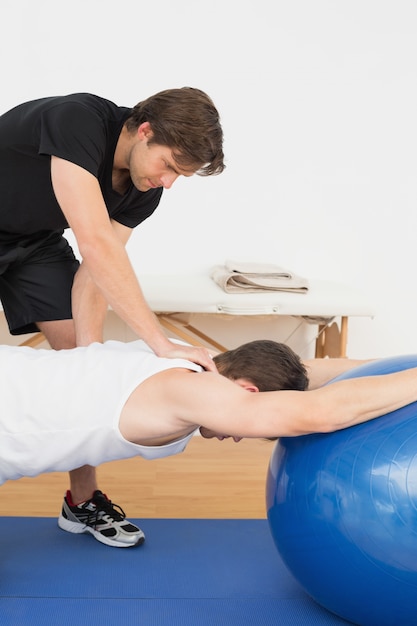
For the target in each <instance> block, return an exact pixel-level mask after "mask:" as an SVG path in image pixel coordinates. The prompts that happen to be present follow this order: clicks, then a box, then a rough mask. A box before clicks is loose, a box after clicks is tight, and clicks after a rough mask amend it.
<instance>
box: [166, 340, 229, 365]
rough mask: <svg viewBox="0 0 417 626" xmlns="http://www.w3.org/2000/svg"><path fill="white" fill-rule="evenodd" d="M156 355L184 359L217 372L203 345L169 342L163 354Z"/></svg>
mask: <svg viewBox="0 0 417 626" xmlns="http://www.w3.org/2000/svg"><path fill="white" fill-rule="evenodd" d="M158 356H161V357H165V358H168V359H186V360H187V361H192V363H197V364H198V365H201V366H202V367H203V368H204V369H205V370H207V371H208V372H217V368H216V365H215V364H214V361H213V358H212V356H211V355H210V353H209V351H208V350H207V349H206V348H203V347H201V348H200V347H195V346H184V345H182V344H177V343H171V342H170V346H169V347H168V348H167V349H166V350H164V353H163V354H161V353H160V354H159V355H158Z"/></svg>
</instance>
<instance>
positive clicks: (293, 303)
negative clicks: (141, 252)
mask: <svg viewBox="0 0 417 626" xmlns="http://www.w3.org/2000/svg"><path fill="white" fill-rule="evenodd" d="M138 278H139V281H140V284H141V286H142V290H143V293H144V296H145V298H146V300H147V302H148V304H149V306H150V308H151V309H152V310H153V311H154V312H155V313H156V314H157V316H158V318H159V321H160V323H161V324H162V326H164V327H165V328H166V329H167V330H169V331H170V332H173V333H175V334H176V335H177V336H178V337H179V338H182V339H184V340H185V341H188V342H189V343H191V344H192V345H201V340H203V341H204V342H205V343H208V344H209V345H211V346H213V347H214V348H215V349H217V350H219V351H221V352H222V351H224V350H226V349H228V347H229V346H225V345H223V344H220V343H218V342H217V341H216V340H215V339H214V338H213V337H212V336H208V335H207V334H205V333H203V332H201V330H199V329H198V328H197V327H196V326H195V325H194V324H193V323H190V321H189V320H190V318H191V317H192V318H193V319H194V318H197V317H198V316H199V315H209V316H211V317H213V318H220V316H226V317H231V316H234V317H236V318H237V317H242V316H250V317H253V316H256V318H257V319H259V320H260V321H261V320H262V317H266V316H274V317H279V316H290V317H298V318H302V319H304V320H305V321H306V322H309V323H312V324H316V326H317V335H316V341H315V356H316V357H317V358H319V357H324V356H332V357H345V356H346V346H347V333H348V318H349V317H352V316H363V317H373V316H374V314H375V311H374V308H373V306H372V304H371V302H370V300H369V298H368V297H367V296H366V295H365V294H364V293H362V292H361V291H360V290H358V289H356V288H354V287H352V286H349V285H343V284H340V283H336V282H331V281H325V280H309V286H310V287H309V290H308V291H307V292H306V293H290V292H286V291H270V292H261V291H259V292H257V293H233V294H231V293H226V292H225V291H224V290H223V289H222V288H221V287H219V286H218V285H217V284H216V283H215V282H214V281H213V280H212V279H211V278H210V276H209V275H205V274H178V275H176V274H175V275H174V274H171V275H170V274H165V275H161V274H155V275H152V274H143V275H138Z"/></svg>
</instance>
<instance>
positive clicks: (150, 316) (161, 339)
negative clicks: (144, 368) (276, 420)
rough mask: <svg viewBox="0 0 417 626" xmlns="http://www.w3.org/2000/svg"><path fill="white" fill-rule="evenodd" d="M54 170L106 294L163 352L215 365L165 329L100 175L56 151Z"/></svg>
mask: <svg viewBox="0 0 417 626" xmlns="http://www.w3.org/2000/svg"><path fill="white" fill-rule="evenodd" d="M51 176H52V184H53V188H54V192H55V195H56V198H57V201H58V203H59V205H60V207H61V210H62V211H63V213H64V215H65V217H66V219H67V221H68V224H69V226H70V227H71V229H72V230H73V232H74V235H75V237H76V240H77V244H78V248H79V251H80V254H81V256H82V259H83V263H84V264H85V269H86V270H87V271H88V274H89V276H90V277H91V280H92V281H93V282H94V284H95V285H96V287H97V289H98V290H99V291H100V292H101V294H102V298H104V300H105V301H106V302H107V303H108V304H110V306H111V307H112V308H113V310H114V311H115V312H116V313H117V314H118V315H119V316H120V317H121V319H123V320H124V321H125V322H126V323H127V324H128V325H129V326H130V327H131V328H132V330H133V331H134V332H135V333H136V334H137V336H138V337H140V338H141V339H143V340H144V341H145V342H146V343H147V344H148V345H149V346H150V347H151V348H152V349H153V350H154V351H155V353H156V354H157V355H158V356H165V357H183V358H186V359H188V360H190V361H193V362H195V363H199V364H200V365H202V366H203V367H204V368H206V369H207V370H211V371H215V369H216V368H215V365H214V363H213V361H212V359H211V358H210V356H209V354H208V351H207V350H206V349H205V348H193V347H191V346H178V345H177V344H174V343H172V342H171V341H170V340H169V339H168V337H167V336H166V335H165V333H164V331H163V329H162V327H161V326H160V324H159V322H158V320H157V318H156V316H155V315H154V313H153V312H152V311H151V310H150V308H149V306H148V305H147V303H146V301H145V298H144V296H143V293H142V290H141V287H140V284H139V282H138V280H137V278H136V275H135V272H134V270H133V267H132V265H131V263H130V260H129V257H128V255H127V252H126V250H125V247H124V244H123V241H121V239H120V237H118V235H117V234H116V232H115V230H114V228H113V227H112V224H111V221H110V219H109V215H108V213H107V209H106V206H105V203H104V199H103V196H102V193H101V190H100V186H99V183H98V181H97V179H96V178H95V177H94V176H93V175H92V174H90V173H89V172H87V171H86V170H84V169H83V168H81V167H79V166H78V165H75V164H74V163H71V162H69V161H65V160H63V159H60V158H57V157H52V159H51ZM100 310H101V311H102V305H101V309H100Z"/></svg>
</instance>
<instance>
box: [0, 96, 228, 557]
mask: <svg viewBox="0 0 417 626" xmlns="http://www.w3.org/2000/svg"><path fill="white" fill-rule="evenodd" d="M222 146H223V132H222V128H221V125H220V120H219V115H218V112H217V110H216V108H215V106H214V104H213V102H212V101H211V99H210V98H209V97H208V96H207V95H206V94H205V93H204V92H202V91H200V90H198V89H193V88H189V87H184V88H182V89H169V90H165V91H162V92H160V93H157V94H155V95H154V96H151V97H149V98H148V99H146V100H143V101H142V102H139V103H138V104H137V105H136V106H135V107H134V108H133V109H130V108H126V107H120V106H117V105H115V104H114V103H112V102H110V101H108V100H106V99H104V98H101V97H98V96H95V95H92V94H87V93H79V94H72V95H68V96H58V97H49V98H43V99H40V100H35V101H31V102H27V103H24V104H21V105H19V106H17V107H15V108H14V109H12V110H10V111H8V112H7V113H5V114H3V115H2V116H1V117H0V300H1V302H2V306H3V309H4V312H5V316H6V319H7V322H8V325H9V330H10V332H11V334H13V335H19V334H25V333H29V332H36V331H41V332H43V333H44V335H45V337H46V339H47V340H48V342H49V344H50V346H51V347H52V348H53V349H54V350H61V349H65V348H72V347H75V346H86V345H88V344H90V343H92V342H97V341H98V342H101V341H102V340H103V325H104V320H105V316H106V311H107V309H108V306H111V307H112V309H113V310H114V311H115V312H116V313H117V314H118V315H119V317H120V318H121V319H122V320H124V321H125V323H126V324H128V325H129V326H130V328H131V329H132V330H133V331H134V332H135V333H136V334H137V335H138V336H139V337H140V338H141V339H143V340H144V341H145V342H146V343H147V344H148V345H149V346H150V347H151V348H152V349H153V351H154V352H155V353H156V354H157V355H158V356H160V357H169V358H183V359H188V360H190V361H192V362H195V363H197V364H199V365H201V366H202V367H203V368H205V369H207V370H211V371H215V365H214V364H213V361H212V359H211V358H210V355H209V354H208V352H207V350H206V349H205V348H195V347H191V346H183V345H178V344H176V343H173V342H171V341H170V340H169V339H168V338H167V336H166V335H165V333H164V332H163V330H162V328H161V326H160V325H159V322H158V320H157V318H156V316H155V315H154V314H153V313H152V311H151V310H150V309H149V307H148V305H147V303H146V301H145V299H144V297H143V294H142V291H141V288H140V285H139V283H138V280H137V278H136V275H135V272H134V270H133V267H132V265H131V263H130V261H129V258H128V255H127V253H126V250H125V245H126V243H127V241H128V239H129V237H130V234H131V232H132V229H133V228H135V227H136V226H138V224H140V223H141V222H143V221H144V220H145V219H146V218H148V217H149V216H150V215H151V214H152V213H153V212H154V211H155V209H156V207H157V206H158V204H159V202H160V199H161V195H162V192H163V189H169V188H170V187H171V186H172V185H173V183H174V182H175V180H176V179H177V178H178V177H179V176H187V177H188V176H192V175H193V174H198V175H201V176H210V175H213V174H219V173H221V172H222V171H223V170H224V167H225V165H224V161H223V149H222ZM66 228H71V229H72V231H73V233H74V235H75V238H76V241H77V245H78V248H79V252H80V255H81V258H82V262H81V264H80V263H79V262H78V260H77V259H76V257H75V255H74V253H73V251H72V249H71V247H70V245H69V243H68V242H67V240H66V239H65V238H64V237H63V231H64V230H65V229H66ZM46 382H47V381H46ZM40 453H41V451H40ZM118 509H120V507H117V508H115V506H113V504H112V502H111V501H110V500H109V499H108V498H107V496H105V495H104V494H103V493H102V492H101V491H99V490H98V487H97V483H96V473H95V468H93V467H90V466H83V467H80V468H79V469H76V470H74V471H72V472H70V490H69V491H67V494H66V496H65V498H64V503H63V509H62V513H61V516H60V518H59V521H58V523H59V525H60V527H61V528H64V529H65V530H69V531H70V532H76V533H81V532H90V533H91V534H92V535H93V536H94V537H95V538H96V539H98V540H99V541H101V542H103V543H107V544H108V545H112V546H120V547H126V546H133V545H139V544H140V543H142V542H143V541H144V534H143V532H142V531H141V530H140V529H139V528H137V527H136V526H134V525H133V524H132V523H130V522H128V520H126V519H125V514H124V512H123V511H122V509H120V510H118ZM92 512H93V513H94V515H93V516H92ZM69 516H71V519H73V518H74V516H76V518H77V519H78V520H79V525H77V524H73V523H72V524H71V525H68V524H66V520H67V519H68V517H69ZM92 517H93V518H94V521H93V522H91V519H92ZM87 519H88V520H89V522H88V524H87Z"/></svg>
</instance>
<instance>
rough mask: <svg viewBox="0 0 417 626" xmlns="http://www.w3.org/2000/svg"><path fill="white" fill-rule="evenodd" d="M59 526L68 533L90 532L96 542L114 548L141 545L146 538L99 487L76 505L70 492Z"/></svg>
mask: <svg viewBox="0 0 417 626" xmlns="http://www.w3.org/2000/svg"><path fill="white" fill-rule="evenodd" d="M70 503H71V504H70ZM116 507H117V509H118V510H116ZM58 526H59V527H60V528H62V530H66V531H67V532H69V533H76V534H78V533H91V534H92V535H93V537H95V539H97V541H101V542H102V543H105V544H106V545H107V546H113V547H115V548H130V547H133V546H140V545H141V544H142V543H143V542H144V541H145V535H144V534H143V532H142V531H141V529H140V528H138V527H137V526H135V525H134V524H132V523H131V522H129V520H127V519H126V515H125V513H124V511H123V509H122V508H121V507H120V506H119V505H118V504H113V503H112V502H111V500H109V499H108V498H107V496H106V495H105V494H104V493H102V492H101V491H99V490H97V491H95V492H94V493H93V497H92V498H91V500H86V502H82V503H81V504H76V505H74V504H72V502H71V492H70V491H67V494H66V496H65V497H64V503H63V505H62V512H61V515H60V516H59V518H58Z"/></svg>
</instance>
